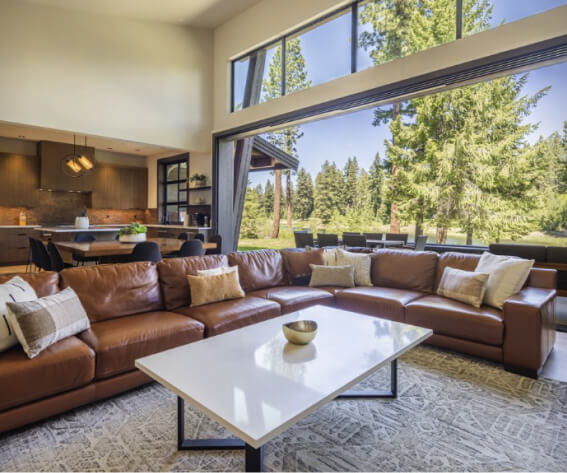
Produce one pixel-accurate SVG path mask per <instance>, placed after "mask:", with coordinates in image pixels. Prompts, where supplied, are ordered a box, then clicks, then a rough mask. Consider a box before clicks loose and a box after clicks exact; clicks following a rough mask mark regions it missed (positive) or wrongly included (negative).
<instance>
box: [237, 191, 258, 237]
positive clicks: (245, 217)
mask: <svg viewBox="0 0 567 473" xmlns="http://www.w3.org/2000/svg"><path fill="white" fill-rule="evenodd" d="M258 197H259V196H258V193H257V191H256V189H253V188H251V187H250V181H248V187H247V188H246V194H245V196H244V211H243V213H242V223H241V224H240V237H241V238H258V235H259V233H260V220H261V215H262V212H261V210H260V205H259V203H258V200H259V198H258Z"/></svg>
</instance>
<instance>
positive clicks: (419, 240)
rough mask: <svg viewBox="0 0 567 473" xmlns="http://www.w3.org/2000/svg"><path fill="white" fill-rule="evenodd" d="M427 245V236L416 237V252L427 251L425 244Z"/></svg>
mask: <svg viewBox="0 0 567 473" xmlns="http://www.w3.org/2000/svg"><path fill="white" fill-rule="evenodd" d="M426 243H427V235H419V236H417V237H415V247H414V250H415V251H423V250H425V244H426Z"/></svg>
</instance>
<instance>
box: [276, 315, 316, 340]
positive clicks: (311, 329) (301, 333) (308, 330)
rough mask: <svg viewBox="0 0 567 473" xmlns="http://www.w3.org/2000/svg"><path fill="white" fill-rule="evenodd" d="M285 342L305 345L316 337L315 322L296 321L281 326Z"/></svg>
mask: <svg viewBox="0 0 567 473" xmlns="http://www.w3.org/2000/svg"><path fill="white" fill-rule="evenodd" d="M282 329H283V333H284V335H285V338H287V341H288V342H290V343H294V344H296V345H307V344H308V343H309V342H310V341H311V340H313V339H314V338H315V335H317V322H315V321H313V320H298V321H296V322H289V323H287V324H283V325H282Z"/></svg>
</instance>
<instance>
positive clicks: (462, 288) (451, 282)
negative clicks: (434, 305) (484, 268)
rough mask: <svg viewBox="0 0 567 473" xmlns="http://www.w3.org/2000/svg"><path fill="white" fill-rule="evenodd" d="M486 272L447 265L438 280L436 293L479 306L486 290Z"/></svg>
mask: <svg viewBox="0 0 567 473" xmlns="http://www.w3.org/2000/svg"><path fill="white" fill-rule="evenodd" d="M488 277H489V275H488V274H487V273H476V272H474V271H463V270H462V269H457V268H451V267H449V266H447V267H446V268H445V271H443V276H441V281H439V287H438V288H437V295H439V296H443V297H447V298H448V299H454V300H456V301H459V302H464V303H465V304H469V305H472V306H473V307H477V308H478V307H480V306H481V305H482V300H483V299H484V293H485V292H486V283H487V281H488Z"/></svg>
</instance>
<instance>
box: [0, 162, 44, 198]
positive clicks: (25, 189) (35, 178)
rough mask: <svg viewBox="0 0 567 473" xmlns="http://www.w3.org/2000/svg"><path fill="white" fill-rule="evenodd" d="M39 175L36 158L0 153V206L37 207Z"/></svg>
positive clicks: (38, 164) (38, 165)
mask: <svg viewBox="0 0 567 473" xmlns="http://www.w3.org/2000/svg"><path fill="white" fill-rule="evenodd" d="M39 175H40V163H39V159H38V158H37V157H36V156H25V155H21V154H10V153H0V205H2V206H5V207H35V206H37V205H38V204H39Z"/></svg>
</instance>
